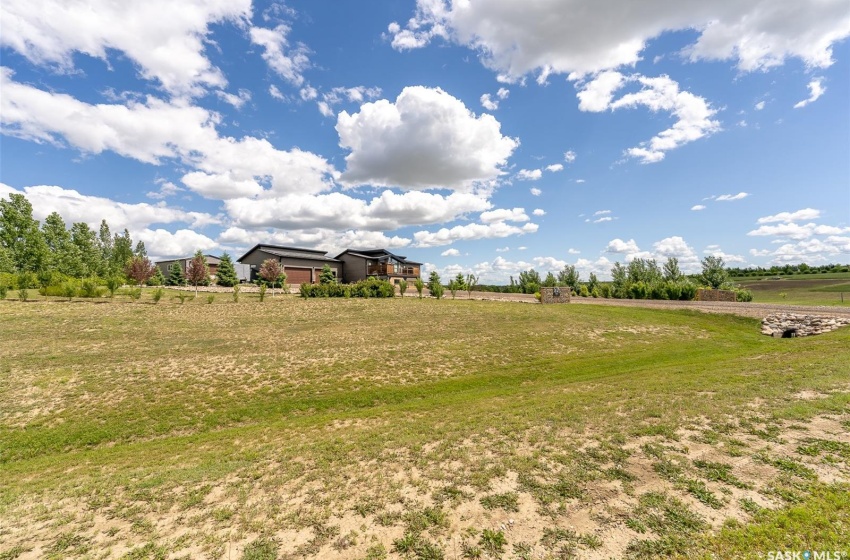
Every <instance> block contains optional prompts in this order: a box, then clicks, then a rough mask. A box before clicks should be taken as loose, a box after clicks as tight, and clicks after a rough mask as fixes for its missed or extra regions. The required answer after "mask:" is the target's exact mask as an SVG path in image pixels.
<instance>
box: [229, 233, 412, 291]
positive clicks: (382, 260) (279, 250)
mask: <svg viewBox="0 0 850 560" xmlns="http://www.w3.org/2000/svg"><path fill="white" fill-rule="evenodd" d="M266 259H275V260H276V261H278V262H279V263H280V264H281V267H282V268H283V271H284V272H285V273H286V282H287V283H288V284H292V285H299V284H315V283H317V282H318V281H319V276H320V275H321V273H322V268H323V267H324V266H325V265H327V266H329V267H330V269H331V271H332V272H333V274H334V276H335V277H336V278H337V279H338V280H340V281H341V282H345V283H347V284H348V283H353V282H357V281H359V280H365V279H366V278H369V277H375V278H379V279H381V280H388V281H390V282H392V283H393V284H398V283H399V281H400V280H402V279H404V280H411V281H412V280H414V279H416V278H419V269H420V266H421V263H418V262H413V261H409V260H407V259H406V258H405V257H402V256H400V255H396V254H393V253H391V252H389V251H387V250H386V249H346V250H345V251H343V252H342V253H340V254H339V255H337V256H336V257H334V258H331V257H328V256H327V254H326V253H325V251H322V250H318V249H301V248H298V247H283V246H280V245H267V244H262V243H261V244H259V245H255V246H254V247H253V248H252V249H251V250H250V251H248V252H247V253H245V254H244V255H242V256H241V257H240V258H239V259H238V262H240V263H242V264H243V265H247V266H248V267H250V270H251V273H250V279H251V280H256V279H257V276H258V273H259V271H260V266H261V265H262V264H263V261H265V260H266ZM411 283H412V282H411Z"/></svg>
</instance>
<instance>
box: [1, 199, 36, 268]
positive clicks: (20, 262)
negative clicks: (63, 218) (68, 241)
mask: <svg viewBox="0 0 850 560" xmlns="http://www.w3.org/2000/svg"><path fill="white" fill-rule="evenodd" d="M0 245H2V246H3V248H4V249H6V251H7V253H8V255H9V258H10V259H11V261H12V265H13V266H14V268H15V270H17V271H19V272H24V271H26V272H35V271H37V270H41V269H42V268H44V266H45V264H46V260H47V254H48V249H47V244H46V243H45V242H44V236H43V235H42V233H41V230H40V229H39V227H38V220H36V219H34V218H33V217H32V204H30V202H29V201H28V200H27V199H26V197H25V196H24V195H22V194H16V193H12V194H10V195H9V200H5V199H0Z"/></svg>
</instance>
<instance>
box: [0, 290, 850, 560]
mask: <svg viewBox="0 0 850 560" xmlns="http://www.w3.org/2000/svg"><path fill="white" fill-rule="evenodd" d="M11 296H12V294H11V293H10V297H11ZM149 297H150V296H149V293H147V294H146V295H144V296H143V298H142V301H141V302H139V303H130V302H129V301H128V300H127V299H126V298H117V299H115V300H112V301H109V300H102V303H93V302H92V301H74V302H71V303H67V302H61V301H58V300H50V301H35V302H27V303H23V302H19V301H13V300H8V301H0V479H2V481H3V484H2V485H0V558H2V559H3V560H6V559H14V558H21V559H23V558H43V557H46V558H68V557H71V558H74V557H78V558H135V559H138V558H186V557H191V558H227V559H228V560H230V559H234V560H238V559H246V560H247V559H271V558H281V559H283V558H344V559H363V558H368V559H372V560H375V559H379V558H417V559H438V558H446V559H461V558H477V557H481V558H486V557H490V558H496V557H501V558H506V559H508V558H510V559H514V558H535V559H537V558H571V557H578V558H600V559H607V558H621V557H625V558H652V559H656V558H659V557H676V556H688V557H691V558H711V557H717V558H732V557H735V558H763V557H765V554H766V553H767V551H771V550H776V548H775V547H776V546H778V545H781V549H782V550H785V549H788V550H797V549H799V550H845V549H847V548H850V546H848V540H847V538H846V535H848V534H850V485H848V481H850V439H848V436H847V433H848V431H850V375H848V374H850V366H849V365H848V364H850V328H847V329H842V330H839V331H836V332H833V333H829V334H826V335H822V336H817V337H811V338H801V339H773V338H769V337H765V336H762V335H760V334H759V324H758V321H756V320H752V319H746V318H740V317H733V316H728V315H709V314H702V313H698V312H688V311H659V310H651V309H639V308H627V307H608V306H589V305H562V306H557V305H553V306H543V305H536V304H525V303H510V302H493V301H461V300H457V301H452V300H443V301H436V300H418V299H415V298H405V299H404V300H401V299H395V300H376V299H371V300H353V299H352V300H344V299H340V300H328V299H317V300H302V299H299V298H296V297H294V296H277V297H274V298H272V297H267V298H266V301H265V302H264V303H260V302H259V301H258V300H257V299H256V297H255V296H254V297H244V298H243V299H242V300H241V301H240V302H239V303H233V302H232V300H231V299H230V298H229V297H225V295H222V294H220V295H219V296H218V297H217V299H215V301H214V302H213V303H212V304H209V305H208V304H206V300H205V298H204V295H203V294H201V297H199V298H197V299H195V300H194V301H192V302H186V303H185V304H183V305H180V304H179V303H176V302H175V301H174V300H172V299H170V298H166V299H163V301H161V302H160V303H159V304H158V305H154V304H153V303H152V302H151V301H150V299H149ZM795 547H796V548H795ZM712 555H714V556H712Z"/></svg>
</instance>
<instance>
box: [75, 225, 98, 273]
mask: <svg viewBox="0 0 850 560" xmlns="http://www.w3.org/2000/svg"><path fill="white" fill-rule="evenodd" d="M71 242H72V243H73V244H74V246H75V247H76V248H77V251H79V255H80V260H81V262H82V264H83V271H82V272H83V273H82V275H81V277H86V276H92V275H94V274H97V272H98V269H99V268H100V259H101V255H100V250H99V249H98V245H97V233H95V231H94V230H93V229H91V228H90V227H89V225H88V224H87V223H85V222H77V223H75V224H73V225H72V226H71Z"/></svg>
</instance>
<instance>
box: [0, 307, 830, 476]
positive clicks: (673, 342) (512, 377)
mask: <svg viewBox="0 0 850 560" xmlns="http://www.w3.org/2000/svg"><path fill="white" fill-rule="evenodd" d="M281 299H282V301H278V302H274V303H271V304H267V305H266V306H265V307H263V306H262V305H256V306H254V305H250V306H238V305H236V306H222V307H220V308H218V309H215V308H212V307H210V306H204V307H195V308H184V307H182V306H181V307H180V308H178V309H180V310H181V311H182V310H186V311H189V312H191V313H192V317H191V318H188V317H180V318H177V317H174V316H173V308H172V309H169V308H166V307H162V308H159V307H149V306H148V307H140V308H131V309H129V310H126V309H122V311H125V313H124V314H123V317H122V316H118V317H116V316H114V315H112V314H110V313H108V311H109V310H111V309H114V308H111V306H109V307H104V306H73V307H66V306H61V305H50V304H46V305H44V306H43V308H42V309H40V310H39V311H42V312H43V314H40V315H36V316H35V317H32V319H34V320H33V321H32V325H31V330H30V331H29V332H27V329H26V327H27V326H28V325H26V324H21V323H20V322H13V323H15V324H16V327H15V330H17V331H18V332H20V331H23V332H21V334H23V335H24V337H25V340H29V341H30V342H31V343H33V342H35V341H37V340H38V339H39V337H38V335H37V332H36V331H38V330H43V332H48V331H50V330H51V328H50V327H49V325H56V324H57V323H61V322H62V320H63V316H65V315H66V314H68V313H69V312H70V313H73V314H76V313H78V312H79V311H90V310H94V311H97V312H98V313H96V314H95V316H94V317H90V320H91V321H92V323H90V326H89V327H88V328H86V327H84V328H83V329H82V330H83V331H84V332H86V331H87V332H90V333H92V334H89V335H82V336H80V334H79V331H78V332H77V333H67V332H66V333H64V336H63V333H55V335H53V338H52V340H51V341H49V342H47V344H45V345H44V346H42V348H41V352H40V353H39V347H38V345H37V344H33V345H32V347H31V348H27V347H26V346H25V345H16V346H15V348H14V349H13V348H10V347H9V346H8V345H6V348H7V351H6V352H5V354H6V356H5V358H6V363H7V364H8V365H7V366H6V368H4V372H3V374H4V377H6V376H8V377H9V378H11V377H13V376H14V377H16V378H17V379H16V380H14V381H13V380H11V379H4V380H3V385H4V386H6V387H8V388H9V390H7V391H4V394H5V395H6V397H4V400H5V401H6V402H4V410H7V411H8V410H13V409H14V408H15V405H14V399H15V395H14V392H15V391H14V390H13V389H14V388H15V387H17V389H18V390H20V391H24V392H26V390H27V388H26V387H24V385H25V384H26V385H29V387H32V386H44V387H45V388H46V389H45V392H46V393H48V394H50V395H51V400H52V401H54V407H55V408H57V409H59V412H57V413H55V414H49V413H48V414H40V415H39V416H38V417H36V418H34V419H33V420H32V421H30V422H28V423H27V424H26V425H24V426H20V427H14V428H13V427H10V426H8V425H6V424H5V423H4V426H3V429H2V433H0V437H2V441H3V443H4V446H3V449H4V451H3V455H2V460H3V462H9V461H15V460H20V459H25V458H29V457H35V456H39V455H42V454H50V453H56V452H62V451H69V450H73V449H80V448H85V447H91V446H96V445H101V444H115V443H121V442H129V441H134V440H139V439H145V438H158V437H164V436H168V435H169V434H180V435H185V434H186V433H188V432H191V433H200V432H204V431H208V430H213V429H222V428H226V427H229V426H235V425H238V426H246V425H251V424H256V423H261V424H262V423H269V422H274V421H275V420H277V419H281V418H289V417H293V416H303V415H307V416H309V417H313V418H314V419H316V420H319V421H321V418H320V417H323V416H324V415H330V416H331V417H337V416H340V415H345V414H346V413H351V412H354V411H361V410H364V409H365V410H367V411H368V410H372V412H373V413H381V412H382V411H383V410H384V409H386V408H387V407H394V408H401V409H419V410H428V409H429V408H431V407H440V406H449V407H451V406H454V405H458V404H462V403H463V404H465V405H469V404H470V403H474V402H476V400H478V399H487V398H494V397H510V396H513V397H529V396H532V397H535V398H540V397H539V395H540V389H541V387H545V388H548V389H553V388H557V387H559V386H561V385H564V384H576V383H582V382H590V381H594V380H597V381H599V380H604V379H608V378H612V377H618V376H627V379H625V380H622V381H620V382H617V383H616V384H615V385H612V386H609V387H608V391H609V395H610V396H615V395H616V391H623V390H626V391H627V390H628V388H630V387H631V388H635V389H637V388H642V389H645V390H646V389H650V388H652V384H653V383H654V382H657V381H658V380H662V381H661V383H660V384H659V386H658V387H657V389H658V390H661V391H664V392H668V391H669V390H671V389H680V390H687V389H688V388H694V387H698V386H701V385H708V384H709V381H712V382H713V383H712V384H711V385H712V387H711V390H712V391H722V390H723V388H724V386H728V385H729V384H730V382H735V383H736V384H737V383H740V382H744V383H746V382H747V380H746V379H743V380H742V379H739V374H740V373H741V372H735V371H734V368H729V362H730V361H734V360H736V359H737V358H738V357H739V356H741V355H744V354H746V353H748V352H751V351H753V347H754V346H755V347H757V348H764V347H768V348H770V347H773V348H775V349H776V351H777V353H778V355H783V354H785V353H786V351H787V350H788V346H789V345H787V344H786V345H784V346H785V348H782V345H780V344H777V342H776V341H772V340H770V339H767V338H765V337H761V336H759V335H758V333H757V329H756V328H755V326H754V325H755V323H754V322H753V321H749V320H745V319H735V318H731V317H726V318H724V319H723V320H721V321H718V320H717V319H716V318H713V317H709V316H706V315H702V314H698V313H697V314H693V313H691V314H688V313H681V312H679V313H677V312H673V313H658V312H648V311H642V310H631V309H629V310H626V309H619V308H618V309H616V310H608V309H605V310H599V309H588V308H582V307H573V308H568V307H560V308H558V307H544V306H526V305H521V304H500V303H490V302H451V303H449V302H432V301H424V302H420V301H410V300H408V301H405V302H400V301H396V302H375V303H374V304H373V306H372V307H371V309H374V310H375V311H376V313H375V314H376V315H377V316H382V315H386V316H388V317H390V318H389V319H388V320H387V321H382V320H378V321H377V324H375V320H374V319H371V318H370V316H369V313H365V311H366V310H367V309H370V308H369V307H364V306H363V305H362V304H361V302H357V304H355V305H353V306H352V305H350V304H349V305H345V304H346V303H348V302H343V301H334V302H328V303H326V304H325V305H324V306H316V305H310V304H311V303H313V302H303V301H301V300H296V299H294V298H286V299H284V298H281ZM358 304H360V305H358ZM381 304H383V305H381ZM9 307H11V306H9ZM19 307H20V306H19ZM298 307H300V308H301V309H299V311H302V312H303V311H304V308H306V309H307V311H308V312H307V313H306V317H303V316H302V317H296V318H292V317H291V314H290V313H287V312H286V311H287V310H288V309H293V308H298ZM334 307H337V309H334ZM110 308H111V309H110ZM163 309H164V310H165V313H157V312H159V311H160V310H163ZM25 310H28V308H25ZM267 310H273V311H274V313H273V314H272V315H271V316H268V315H267V314H263V319H262V321H260V320H259V317H255V318H252V319H253V320H255V321H257V322H258V323H259V324H257V325H256V326H254V327H253V329H251V330H252V331H253V332H255V333H257V334H258V335H259V336H258V339H257V340H256V341H254V340H251V335H250V333H249V332H246V331H245V330H244V329H245V328H246V327H247V324H246V322H245V321H244V319H245V318H246V317H245V316H244V315H243V316H242V317H241V318H240V317H234V316H230V317H228V316H229V315H231V314H234V312H238V311H242V312H244V313H245V314H246V315H248V317H250V313H252V312H254V313H262V312H264V311H267ZM472 310H474V311H476V312H477V314H470V313H458V311H463V312H466V311H472ZM322 311H324V312H328V313H329V312H341V313H340V315H337V316H335V317H332V316H317V314H318V313H320V312H322ZM422 311H425V312H426V315H425V316H424V317H423V319H426V320H427V319H429V318H431V319H436V320H437V321H441V322H442V323H443V324H439V323H437V324H434V325H433V326H429V325H428V324H427V323H426V322H424V321H423V322H422V323H419V321H418V320H417V317H416V315H417V313H418V312H422ZM435 311H436V312H442V313H441V314H440V315H441V316H439V317H433V315H434V312H435ZM399 312H401V313H399ZM140 314H145V315H148V316H149V317H144V318H143V317H142V316H141V315H140ZM398 314H400V315H401V317H398ZM163 315H164V316H163ZM311 315H313V317H312V320H310V316H311ZM122 319H123V320H122ZM240 319H241V320H240ZM532 320H533V322H532ZM294 321H297V322H298V324H297V325H293V324H292V323H293V322H294ZM331 321H333V323H331ZM228 322H232V324H231V325H228V324H227V323H228ZM370 323H372V324H371V325H370ZM387 325H388V326H387ZM11 326H12V323H7V327H11ZM78 326H81V325H80V322H78ZM721 326H722V327H724V329H723V331H722V332H721V330H720V327H721ZM218 328H220V329H221V330H218ZM346 329H351V330H358V331H372V332H373V335H374V336H372V337H369V336H366V337H363V336H356V337H354V338H353V339H352V340H350V341H346V340H345V335H344V334H341V331H343V330H346ZM558 329H562V331H563V332H558ZM606 329H607V330H606ZM384 330H386V331H389V332H381V331H384ZM394 331H395V332H396V333H398V335H397V336H392V335H391V333H392V332H394ZM633 331H634V332H633ZM0 332H2V331H0ZM94 333H96V334H94ZM269 333H280V335H279V336H272V337H269ZM402 333H403V334H402ZM2 334H3V337H4V339H6V336H7V335H11V333H7V332H2ZM269 338H271V340H269ZM317 338H318V339H325V342H324V343H322V342H321V341H320V340H317ZM80 339H82V341H83V345H85V342H88V343H89V344H91V346H92V350H91V351H86V350H82V351H77V350H75V345H76V344H77V343H78V342H80ZM94 339H99V341H96V340H94ZM6 340H8V339H6ZM811 340H813V339H808V340H807V341H805V342H808V341H811ZM422 342H424V344H422ZM801 342H804V341H801ZM319 343H321V344H322V347H321V348H322V349H326V345H332V346H335V347H336V349H335V350H334V351H335V352H338V359H337V362H338V364H334V363H328V364H324V363H323V364H321V365H318V366H317V365H315V364H313V363H311V360H310V358H311V351H312V350H313V349H316V350H319V349H320V348H317V347H316V345H317V344H319ZM408 345H410V346H413V348H411V349H410V350H406V349H405V346H408ZM193 346H201V347H200V348H198V347H193ZM801 346H802V347H803V348H800V347H801ZM805 346H809V347H811V346H813V345H811V344H808V345H806V344H805V343H804V344H798V345H797V348H795V353H796V354H798V355H799V352H800V351H801V350H802V352H803V353H806V349H805ZM814 346H816V345H814ZM128 347H129V348H130V350H129V351H128ZM440 350H443V351H444V352H445V351H446V350H448V352H446V354H447V355H449V356H450V357H451V360H452V361H454V362H455V363H454V365H453V367H452V368H451V370H452V371H450V372H447V373H448V378H441V379H436V380H435V379H433V378H429V376H428V375H427V374H425V373H424V372H423V374H422V379H421V380H418V381H417V380H416V376H417V372H418V371H420V370H425V369H428V368H430V367H431V365H432V364H431V359H430V357H431V355H432V353H433V352H439V351H440ZM813 351H814V352H815V353H817V352H818V350H817V349H816V348H813ZM292 355H295V356H299V358H297V359H295V360H291V359H286V357H287V356H292ZM229 356H232V357H233V360H234V363H233V364H231V365H230V367H229V368H228V369H224V368H223V371H222V372H217V371H215V368H216V367H222V360H226V359H227V358H228V357H229ZM386 356H392V357H393V358H392V360H391V362H392V363H391V365H387V362H388V361H389V360H384V359H382V358H383V357H386ZM163 357H165V358H166V359H167V360H170V361H173V362H176V364H177V365H175V366H174V367H175V368H176V372H174V373H173V374H171V375H167V376H164V375H162V374H161V372H157V371H155V369H156V367H157V363H163V360H162V359H163ZM245 357H248V359H247V360H246V359H245ZM210 358H217V359H212V360H211V359H210ZM299 360H300V361H299ZM249 362H250V366H251V368H252V369H257V367H258V366H257V365H256V364H257V363H259V364H260V365H259V369H260V371H259V375H258V376H251V377H248V378H240V372H239V371H238V366H239V364H240V363H241V364H246V365H247V364H249ZM754 365H756V364H754ZM760 365H765V364H764V363H763V364H760ZM730 369H731V371H730ZM352 370H356V371H358V372H359V375H356V376H352V375H351V374H352ZM13 371H14V374H13ZM721 372H722V374H721V375H718V373H721ZM338 373H345V374H347V375H342V376H340V375H338ZM397 373H402V374H403V377H402V379H401V380H402V381H403V382H402V383H395V382H394V379H393V377H394V375H395V374H397ZM744 373H747V372H744ZM63 377H64V379H63ZM408 377H409V378H410V379H411V381H410V382H407V381H406V379H407V378H408ZM71 378H73V379H74V380H75V382H69V381H70V379H71ZM252 381H256V382H257V385H258V386H254V387H252V386H250V383H251V382H252ZM370 381H371V382H370ZM63 382H64V383H65V384H69V385H71V386H70V387H69V388H68V389H67V390H62V389H61V385H62V384H63ZM51 383H56V384H57V385H59V387H50V386H49V385H50V384H51ZM622 385H625V387H622ZM99 386H100V387H101V388H112V389H118V388H120V390H119V391H118V392H119V393H120V398H119V399H116V401H112V400H110V399H109V394H110V391H109V389H107V390H106V391H105V392H104V394H98V389H99ZM589 396H590V399H591V400H594V399H595V398H596V397H597V395H594V394H592V393H591V394H590V395H589ZM620 398H627V396H626V395H621V396H620ZM7 399H8V400H7ZM23 400H26V399H23ZM57 400H58V401H59V402H58V403H56V402H55V401H57ZM608 400H616V399H611V398H610V397H609V399H608ZM38 404H42V403H38ZM523 405H524V406H528V405H529V403H528V402H527V401H526V402H525V403H523ZM531 406H534V404H533V402H532V403H531ZM609 406H610V403H605V402H600V403H599V407H600V408H601V409H606V408H609ZM694 412H697V411H694ZM561 413H566V414H568V415H569V411H566V412H564V411H561ZM5 416H8V413H7V414H6V415H5ZM307 423H308V424H309V423H311V422H310V419H309V418H308V419H307Z"/></svg>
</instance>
